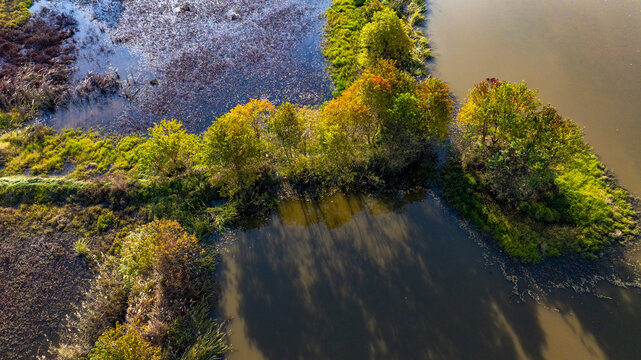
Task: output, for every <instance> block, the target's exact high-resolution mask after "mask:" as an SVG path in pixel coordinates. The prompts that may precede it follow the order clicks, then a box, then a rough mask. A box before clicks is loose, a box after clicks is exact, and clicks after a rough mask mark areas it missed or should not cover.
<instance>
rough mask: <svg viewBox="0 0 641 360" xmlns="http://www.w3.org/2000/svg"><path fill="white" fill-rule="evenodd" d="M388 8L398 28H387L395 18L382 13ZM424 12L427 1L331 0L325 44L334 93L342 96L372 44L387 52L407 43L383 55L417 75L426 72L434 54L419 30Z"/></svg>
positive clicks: (362, 67) (327, 13) (327, 15)
mask: <svg viewBox="0 0 641 360" xmlns="http://www.w3.org/2000/svg"><path fill="white" fill-rule="evenodd" d="M388 10H389V11H391V12H392V13H394V14H395V15H396V16H395V18H396V20H397V21H398V24H399V25H400V26H399V28H398V29H397V30H396V31H388V29H389V28H390V26H389V25H390V24H392V25H394V19H393V18H391V19H390V18H383V17H382V16H380V15H381V14H383V13H385V12H386V11H388ZM425 11H426V8H425V2H424V1H418V0H402V1H392V2H387V1H378V0H367V1H363V0H335V1H332V5H331V7H330V8H329V9H328V10H327V12H326V13H325V18H326V20H327V23H326V26H325V36H326V44H325V46H324V49H323V53H324V54H325V57H326V58H327V60H328V62H329V64H330V66H329V72H330V75H331V78H332V80H333V82H334V85H335V86H336V90H335V91H334V95H335V96H338V95H340V94H341V92H343V91H344V90H345V89H346V88H348V87H349V86H350V85H351V84H352V83H353V82H354V80H356V78H357V77H358V75H359V74H360V73H361V72H362V71H363V69H365V68H367V66H368V65H367V57H368V51H369V50H370V49H371V48H372V47H377V48H378V49H379V50H383V51H384V49H390V48H391V47H392V46H393V44H395V43H403V42H407V43H408V47H407V49H403V51H401V52H400V53H397V54H393V55H392V56H390V55H389V54H388V55H387V56H382V58H386V59H392V60H395V61H397V62H398V64H399V66H400V67H401V68H402V69H403V70H406V71H408V72H409V73H412V74H413V75H415V76H423V75H425V72H424V66H425V61H426V60H427V59H429V58H430V57H431V54H430V52H429V45H428V41H427V38H426V37H425V36H424V35H423V32H422V31H421V30H420V27H421V25H423V23H424V21H425ZM377 25H380V26H377ZM383 25H384V26H383ZM392 28H393V27H392Z"/></svg>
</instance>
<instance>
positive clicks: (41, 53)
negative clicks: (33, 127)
mask: <svg viewBox="0 0 641 360" xmlns="http://www.w3.org/2000/svg"><path fill="white" fill-rule="evenodd" d="M12 4H13V5H12ZM15 4H17V2H13V1H9V2H8V3H7V2H4V1H3V2H0V16H2V17H0V129H6V128H13V127H17V126H19V125H21V124H22V123H23V122H25V121H27V120H29V119H31V118H32V117H33V116H35V115H36V114H37V113H39V112H40V111H43V110H53V109H55V108H56V107H58V106H60V105H62V104H63V103H64V102H65V101H66V98H67V97H68V91H69V86H68V84H67V81H68V80H69V77H70V76H71V65H72V64H73V62H74V61H75V53H74V46H73V44H71V42H70V39H71V37H72V36H73V34H74V27H75V23H74V22H73V20H72V19H71V18H70V17H68V16H65V15H58V14H54V13H53V12H51V11H48V12H44V13H43V15H42V16H41V17H40V16H39V17H36V18H32V19H30V20H29V21H27V19H28V18H29V17H28V16H26V17H24V18H22V17H13V16H14V15H13V14H14V12H6V9H4V8H3V6H9V7H12V6H14V5H15ZM29 4H30V2H29V3H27V2H21V3H20V6H24V11H26V6H29ZM21 11H22V10H20V13H22V12H21ZM27 14H28V12H27ZM4 17H8V18H10V19H15V21H14V22H11V23H10V24H11V26H6V27H3V26H2V19H4ZM5 25H8V24H7V23H5Z"/></svg>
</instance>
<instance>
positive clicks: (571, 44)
mask: <svg viewBox="0 0 641 360" xmlns="http://www.w3.org/2000/svg"><path fill="white" fill-rule="evenodd" d="M429 9H430V14H429V16H428V19H429V22H428V23H429V25H428V31H429V37H430V40H431V41H430V44H431V45H432V46H433V50H434V52H433V53H434V55H435V57H436V58H435V63H434V66H433V69H432V71H433V73H434V74H435V75H436V76H438V77H440V78H441V79H443V80H444V81H446V82H447V83H448V84H450V86H451V87H452V89H453V90H454V92H455V94H456V95H457V97H459V100H464V98H465V96H467V92H468V90H469V89H470V88H471V87H472V85H473V84H474V83H476V82H479V81H481V80H483V79H485V78H487V77H497V78H500V79H503V80H509V81H522V80H524V81H526V82H527V83H528V85H529V86H530V87H531V88H538V89H540V95H541V97H542V99H543V100H544V101H546V102H550V103H551V104H552V105H554V106H555V107H557V108H558V109H559V112H560V113H561V114H562V115H563V116H566V117H569V118H572V119H573V120H575V121H576V122H577V123H578V124H579V125H580V126H583V127H585V134H586V140H587V141H588V142H589V143H590V145H592V146H593V147H594V149H595V151H596V153H597V154H598V155H599V156H600V157H601V160H602V161H603V163H604V164H605V165H606V166H607V167H608V168H610V169H611V170H613V171H614V173H615V175H616V176H617V177H618V179H619V180H620V181H621V184H622V185H623V186H625V187H627V188H628V189H629V190H630V191H632V192H634V193H636V194H637V195H641V162H640V161H639V159H640V158H641V142H639V141H638V139H639V136H641V102H639V99H640V98H641V2H639V1H637V0H620V1H600V0H585V1H573V0H561V1H545V2H541V1H509V0H473V1H470V0H433V1H430V4H429Z"/></svg>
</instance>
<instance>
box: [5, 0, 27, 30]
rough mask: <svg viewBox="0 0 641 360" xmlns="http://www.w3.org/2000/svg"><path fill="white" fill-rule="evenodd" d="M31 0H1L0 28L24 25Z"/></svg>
mask: <svg viewBox="0 0 641 360" xmlns="http://www.w3.org/2000/svg"><path fill="white" fill-rule="evenodd" d="M29 7H31V0H3V1H1V2H0V28H5V27H7V28H14V27H18V26H21V25H24V24H25V23H26V22H27V20H29V17H30V16H31V15H30V14H29Z"/></svg>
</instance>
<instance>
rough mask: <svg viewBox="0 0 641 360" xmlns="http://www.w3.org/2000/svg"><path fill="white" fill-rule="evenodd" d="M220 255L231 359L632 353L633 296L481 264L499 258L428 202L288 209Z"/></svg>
mask: <svg viewBox="0 0 641 360" xmlns="http://www.w3.org/2000/svg"><path fill="white" fill-rule="evenodd" d="M472 235H473V234H472ZM472 237H474V236H472ZM225 252H226V255H224V259H223V264H222V266H221V270H220V271H221V276H220V279H221V282H222V289H223V294H222V301H221V306H220V311H221V312H222V314H221V316H222V317H224V318H228V319H231V322H230V325H229V330H230V341H231V343H232V346H233V347H234V349H235V350H234V351H233V352H232V353H231V354H230V356H229V358H231V359H328V358H331V359H368V358H376V359H380V358H385V359H517V358H520V359H548V358H554V359H578V358H582V359H589V358H595V359H599V358H613V359H625V358H628V359H629V358H634V357H635V356H637V355H638V354H639V353H640V351H641V344H639V342H638V341H637V339H636V338H637V337H638V334H639V333H640V330H641V312H640V310H639V309H641V293H640V292H639V290H638V289H625V288H621V287H614V286H610V285H608V284H603V283H601V285H600V286H599V291H598V293H599V294H601V295H602V296H595V295H594V294H585V293H580V292H576V291H574V290H573V289H572V286H573V284H569V283H568V284H559V283H554V282H551V281H548V280H546V279H547V278H546V276H544V275H537V273H538V272H545V271H555V269H558V266H557V265H546V266H548V267H550V268H549V269H544V267H545V266H522V267H521V268H520V269H518V268H519V265H517V264H512V265H510V264H508V263H507V262H502V263H499V262H496V261H494V262H491V264H488V258H493V259H497V258H500V254H498V253H495V251H494V250H492V249H491V248H485V249H484V248H483V247H479V246H478V245H477V244H476V243H475V242H474V241H471V240H470V231H468V230H466V229H465V227H464V226H461V223H460V222H459V221H458V220H457V218H456V217H455V216H454V215H453V214H452V213H451V212H450V211H449V210H447V209H446V208H444V206H443V205H442V204H441V202H440V200H438V199H437V198H435V197H434V196H433V195H431V194H430V195H427V196H426V197H423V196H420V195H419V196H418V197H416V196H414V197H409V198H406V199H398V198H396V199H381V198H378V199H374V198H370V197H362V196H342V195H337V196H334V197H331V198H330V199H328V200H326V201H323V202H319V203H311V202H304V201H291V202H286V203H284V204H282V205H281V206H280V207H279V212H278V215H277V216H273V217H272V218H271V220H270V221H269V223H268V224H264V225H263V226H261V227H259V228H255V229H252V230H248V231H245V232H242V233H240V234H238V238H237V240H236V242H234V243H232V244H231V245H228V246H227V248H226V249H225ZM488 252H489V254H490V255H489V257H488ZM505 266H514V267H515V268H516V270H513V272H512V273H509V272H506V271H505V269H504V267H505ZM577 271H583V270H577ZM517 272H518V273H519V276H523V277H524V278H525V280H523V279H518V280H515V279H514V278H513V277H516V276H517V275H515V273H517ZM504 273H507V274H508V275H507V277H508V278H507V279H506V276H505V274H504ZM527 277H529V279H528V278H527ZM519 281H521V282H522V281H530V282H531V283H534V282H536V281H538V282H540V283H536V284H534V285H536V286H538V287H545V288H546V289H547V290H546V291H544V292H542V293H543V294H544V295H542V297H541V298H539V299H537V300H538V301H534V300H533V299H532V298H530V297H523V296H522V293H521V292H525V293H527V292H530V291H532V290H530V288H531V287H534V286H531V285H532V284H530V287H529V288H525V289H523V290H520V291H516V290H515V283H518V282H519ZM546 281H547V282H546ZM519 286H521V287H523V284H520V285H519ZM557 288H560V289H557ZM566 288H567V289H566Z"/></svg>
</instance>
